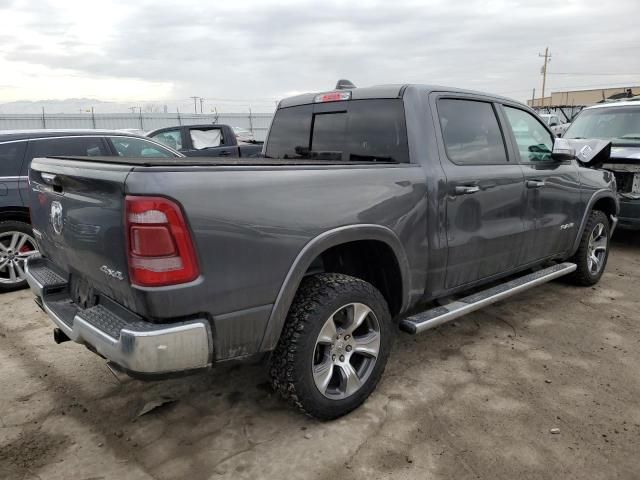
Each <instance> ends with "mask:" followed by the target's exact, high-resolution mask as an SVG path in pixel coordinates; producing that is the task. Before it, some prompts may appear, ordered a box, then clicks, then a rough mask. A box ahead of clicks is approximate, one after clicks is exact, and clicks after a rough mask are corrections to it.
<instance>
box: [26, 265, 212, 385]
mask: <svg viewBox="0 0 640 480" xmlns="http://www.w3.org/2000/svg"><path fill="white" fill-rule="evenodd" d="M26 277H27V282H28V283H29V286H30V287H31V290H32V292H33V293H34V294H35V295H36V297H37V300H38V303H39V304H40V305H41V306H42V308H43V310H44V311H45V312H46V313H47V314H48V315H49V317H50V318H51V320H52V321H53V323H54V324H55V325H56V326H57V327H58V328H60V330H62V331H63V332H64V333H65V334H66V335H67V336H68V337H69V338H70V339H71V340H73V341H75V342H77V343H81V344H84V345H87V346H88V347H89V348H91V349H92V350H94V351H95V352H97V353H98V354H100V355H102V356H103V357H105V358H106V359H108V360H110V361H112V362H113V363H115V364H117V365H118V366H120V367H121V368H122V369H123V370H125V371H127V372H129V373H132V374H140V375H164V374H172V373H177V372H185V371H193V370H199V369H203V368H207V367H210V366H211V364H212V360H213V342H212V336H211V328H210V325H209V322H208V321H207V320H206V319H195V320H190V321H186V322H175V323H163V324H156V323H151V322H148V321H145V320H144V319H142V318H141V317H139V316H137V315H135V314H134V313H132V312H130V311H128V310H126V309H124V308H123V307H122V306H120V305H118V304H117V303H115V302H113V301H111V300H110V299H109V298H107V297H104V296H101V297H100V299H99V302H98V304H97V305H95V306H93V307H90V308H86V309H82V308H79V307H78V306H77V305H76V304H75V303H73V301H72V299H71V296H70V295H69V288H68V284H67V281H66V279H65V278H63V277H62V276H61V275H59V274H58V273H56V272H55V270H54V269H52V268H50V267H49V266H48V265H47V260H46V259H44V258H35V259H30V260H29V261H28V262H27V265H26Z"/></svg>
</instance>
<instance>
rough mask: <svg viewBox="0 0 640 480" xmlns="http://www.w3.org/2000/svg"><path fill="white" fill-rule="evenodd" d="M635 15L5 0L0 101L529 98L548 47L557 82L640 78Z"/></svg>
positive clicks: (590, 4) (565, 4)
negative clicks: (355, 91) (369, 91)
mask: <svg viewBox="0 0 640 480" xmlns="http://www.w3.org/2000/svg"><path fill="white" fill-rule="evenodd" d="M639 14H640V1H638V0H616V1H615V2H603V1H602V0H534V1H531V0H488V1H487V0H484V1H473V0H471V1H465V0H459V1H452V0H433V1H431V0H422V1H413V0H395V1H392V2H390V1H382V2H376V1H362V2H360V1H356V0H352V1H350V2H328V1H326V2H308V1H303V0H298V1H288V0H278V1H270V0H262V1H242V0H232V1H225V0H217V1H212V0H209V1H202V0H180V1H178V0H173V1H170V2H169V1H164V0H153V1H147V0H126V1H123V0H102V1H100V2H93V1H87V0H82V1H73V0H56V1H43V0H31V1H18V0H0V19H2V22H1V24H2V28H1V29H0V72H2V74H1V75H0V103H3V102H11V101H16V100H31V101H39V100H45V99H65V98H79V97H88V98H94V99H99V100H109V101H117V102H129V103H134V104H135V102H158V103H161V104H162V103H169V104H171V105H176V106H182V107H183V108H189V105H193V103H192V100H189V97H190V96H192V95H197V96H201V97H204V98H205V99H206V103H205V105H206V106H205V109H207V108H211V106H212V105H217V106H220V107H223V108H224V107H227V108H225V109H226V110H229V109H233V108H230V107H236V106H237V107H238V108H240V107H242V108H243V109H244V108H245V107H246V106H247V105H251V106H252V108H253V109H254V111H265V110H269V109H272V108H273V105H274V101H275V100H276V99H278V98H281V97H283V96H286V95H290V94H292V93H297V92H303V91H317V90H326V89H328V88H331V87H332V86H333V85H334V84H335V81H336V80H337V79H338V78H348V79H350V80H352V81H353V82H354V83H355V84H356V85H363V86H364V85H372V84H380V83H405V82H417V83H435V84H444V85H452V86H459V87H465V88H473V89H477V90H484V91H488V92H493V93H499V94H503V95H506V96H509V97H513V98H517V99H519V100H524V99H526V98H530V97H531V91H532V88H534V87H535V88H536V89H537V91H538V94H539V91H540V86H541V85H540V83H541V77H540V67H541V64H542V59H541V58H539V57H538V53H540V52H541V51H544V48H545V46H547V45H548V46H549V47H550V49H551V51H552V54H553V57H552V62H551V64H550V66H549V72H550V73H551V75H550V76H549V80H548V87H549V88H550V89H551V90H561V89H563V88H566V87H569V88H587V87H602V86H607V85H615V86H622V85H625V84H629V85H630V84H633V85H638V84H640V55H639V51H638V49H639V48H640V28H638V25H637V22H638V18H640V15H639ZM567 74H570V75H567Z"/></svg>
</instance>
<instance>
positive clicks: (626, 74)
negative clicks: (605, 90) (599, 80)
mask: <svg viewBox="0 0 640 480" xmlns="http://www.w3.org/2000/svg"><path fill="white" fill-rule="evenodd" d="M547 75H574V76H576V77H579V76H583V77H595V76H598V77H600V76H612V77H624V76H630V77H631V76H633V77H637V76H640V73H584V72H579V73H568V72H548V73H547Z"/></svg>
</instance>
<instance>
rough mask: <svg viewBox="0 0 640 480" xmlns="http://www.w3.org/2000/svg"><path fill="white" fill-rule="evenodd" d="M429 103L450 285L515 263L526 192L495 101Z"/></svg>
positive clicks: (453, 99) (448, 99)
mask: <svg viewBox="0 0 640 480" xmlns="http://www.w3.org/2000/svg"><path fill="white" fill-rule="evenodd" d="M433 106H435V107H436V108H433V110H434V111H437V122H438V123H439V124H440V129H436V132H437V133H436V134H437V136H438V137H439V140H440V141H439V144H440V156H441V159H442V160H441V161H442V166H443V169H444V172H445V175H446V192H447V196H446V231H447V243H448V261H447V277H446V285H445V288H447V289H450V288H455V287H459V286H462V285H466V284H469V283H473V282H475V281H477V280H481V279H484V278H488V277H491V276H493V275H496V274H500V273H504V272H508V271H509V270H512V269H514V268H516V267H517V266H518V261H519V258H520V257H521V254H522V253H521V248H522V239H523V236H524V232H525V230H524V223H523V216H524V200H525V198H526V194H525V187H524V177H523V174H522V168H521V167H520V165H519V164H518V163H517V162H516V161H515V159H514V158H512V157H513V155H512V154H510V150H509V149H508V148H507V144H506V142H505V138H504V135H503V132H502V130H501V128H500V125H499V122H498V116H497V110H496V108H497V107H496V105H494V104H493V103H492V102H491V101H488V100H487V101H485V100H482V99H481V98H475V97H471V96H464V97H446V96H440V97H439V98H437V99H435V100H434V104H433Z"/></svg>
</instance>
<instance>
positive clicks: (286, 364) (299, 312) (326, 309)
mask: <svg viewBox="0 0 640 480" xmlns="http://www.w3.org/2000/svg"><path fill="white" fill-rule="evenodd" d="M352 304H356V305H364V306H366V307H368V308H369V309H370V310H371V313H372V314H373V316H371V315H370V314H366V315H367V317H366V320H365V322H369V321H371V320H375V322H377V325H378V326H379V335H380V337H379V339H378V341H379V350H378V354H377V357H375V360H374V363H373V364H372V365H371V366H370V368H369V369H368V375H363V378H364V380H363V381H362V382H361V383H359V384H360V385H361V386H360V387H359V389H357V390H355V391H354V392H353V393H349V394H348V396H346V397H345V398H328V397H327V396H326V395H327V392H329V389H328V388H325V393H324V394H323V393H322V392H321V390H320V389H319V387H317V386H316V380H314V374H313V372H312V368H315V366H314V362H316V361H317V357H318V353H319V350H318V349H319V348H328V349H329V352H330V353H329V355H328V357H333V360H334V361H333V362H332V361H331V359H330V358H328V357H327V356H326V355H324V359H325V360H326V361H327V362H328V363H333V364H335V362H337V361H338V360H340V359H342V355H338V356H339V357H340V359H336V357H335V355H331V353H335V352H336V351H337V350H336V349H338V348H340V349H342V348H349V346H347V347H343V345H342V344H340V340H336V342H337V343H336V344H334V345H327V346H323V345H320V344H319V343H318V344H317V342H319V341H320V339H319V335H320V332H321V330H322V331H323V332H324V328H325V327H326V326H327V324H328V322H329V319H331V318H334V317H335V316H336V315H340V314H341V313H336V312H343V310H342V309H345V310H344V311H345V312H347V309H349V308H354V307H353V306H349V305H352ZM353 312H354V313H353V314H352V315H353V316H355V310H354V311H353ZM347 317H348V314H347V313H345V316H344V317H343V318H347ZM363 324H364V323H363ZM334 325H335V323H334ZM341 331H343V330H341V327H340V326H338V327H337V328H336V332H338V333H337V334H338V337H337V338H338V339H339V338H340V332H341ZM356 331H357V329H356ZM343 332H347V330H344V331H343ZM394 332H395V329H394V328H393V325H392V320H391V315H390V313H389V307H388V306H387V302H386V301H385V299H384V297H383V296H382V295H381V294H380V292H379V291H378V290H377V289H376V288H374V287H373V286H372V285H371V284H369V283H367V282H365V281H363V280H360V279H358V278H354V277H350V276H347V275H342V274H335V273H321V274H318V275H313V276H310V277H307V278H305V279H304V280H303V281H302V283H301V285H300V288H299V289H298V292H297V294H296V297H295V298H294V300H293V303H292V305H291V308H290V309H289V314H288V316H287V319H286V321H285V325H284V327H283V331H282V334H281V336H280V340H279V342H278V345H277V347H276V349H275V351H274V352H273V354H272V356H271V361H270V368H269V373H270V375H271V381H272V385H273V388H274V389H275V390H276V391H277V392H278V393H280V395H281V396H282V397H283V398H284V399H285V400H287V401H289V402H290V403H292V404H293V405H295V406H296V407H298V408H299V409H301V410H302V411H303V412H305V413H307V414H308V415H311V416H313V417H316V418H318V419H321V420H330V419H334V418H338V417H341V416H342V415H345V414H347V413H349V412H350V411H352V410H354V409H355V408H357V407H358V406H360V405H361V404H362V403H363V402H364V401H365V400H366V399H367V397H369V395H370V394H371V393H372V392H373V390H374V389H375V387H376V385H377V384H378V381H379V380H380V377H381V376H382V373H383V371H384V368H385V366H386V363H387V359H388V357H389V352H390V350H391V346H392V344H393V337H394ZM372 333H373V334H374V336H375V332H373V331H372ZM347 337H349V335H342V338H343V340H346V339H347ZM357 338H360V337H357V335H356V333H355V331H354V333H353V335H351V341H353V342H356V339H357ZM376 345H378V343H376ZM352 348H353V353H351V354H350V355H352V356H350V357H349V359H347V360H346V363H349V362H351V361H352V359H353V360H354V361H356V362H357V360H358V359H359V357H356V355H360V354H358V353H357V352H356V350H358V348H356V347H352ZM347 351H349V352H351V351H352V349H349V350H347ZM363 358H366V357H363ZM369 361H370V360H369V359H367V360H365V362H369ZM347 368H349V367H347ZM360 370H361V371H362V368H360ZM331 371H332V372H335V373H331V374H330V375H337V377H331V378H332V379H338V383H344V384H346V383H348V381H347V380H346V377H345V374H346V373H347V371H346V370H345V369H344V368H341V367H340V366H335V365H334V366H333V367H331ZM350 371H351V372H354V371H356V370H355V369H354V370H350ZM347 376H348V375H347ZM327 378H329V376H327ZM351 378H353V377H351ZM358 382H360V378H359V376H358ZM329 384H330V382H329V383H327V385H329ZM336 388H338V387H336ZM345 395H347V393H345Z"/></svg>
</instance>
